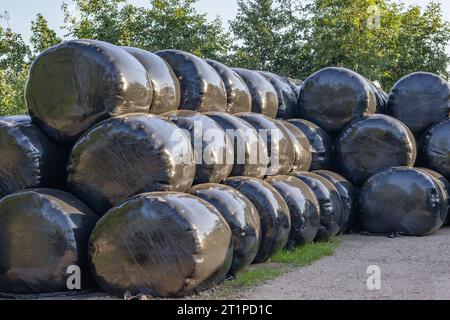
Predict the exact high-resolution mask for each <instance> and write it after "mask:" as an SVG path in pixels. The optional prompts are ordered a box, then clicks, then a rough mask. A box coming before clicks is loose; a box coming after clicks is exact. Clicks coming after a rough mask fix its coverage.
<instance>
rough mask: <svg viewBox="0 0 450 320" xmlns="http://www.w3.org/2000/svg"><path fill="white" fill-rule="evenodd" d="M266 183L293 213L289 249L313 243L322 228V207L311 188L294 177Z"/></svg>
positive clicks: (269, 179)
mask: <svg viewBox="0 0 450 320" xmlns="http://www.w3.org/2000/svg"><path fill="white" fill-rule="evenodd" d="M266 182H268V183H269V184H270V185H272V186H273V187H274V188H275V189H276V190H277V191H278V192H279V193H280V194H281V196H282V197H283V199H284V200H285V201H286V203H287V205H288V207H289V211H290V213H291V234H290V235H289V241H288V244H287V248H288V249H295V248H296V247H298V246H302V245H305V244H307V243H311V242H313V241H314V239H315V238H316V236H317V233H318V232H319V228H320V205H319V201H318V200H317V197H316V196H315V194H314V192H313V191H312V190H311V188H310V187H308V186H307V185H306V184H305V183H304V182H303V181H301V180H300V179H298V178H295V177H293V176H278V177H270V178H268V179H266Z"/></svg>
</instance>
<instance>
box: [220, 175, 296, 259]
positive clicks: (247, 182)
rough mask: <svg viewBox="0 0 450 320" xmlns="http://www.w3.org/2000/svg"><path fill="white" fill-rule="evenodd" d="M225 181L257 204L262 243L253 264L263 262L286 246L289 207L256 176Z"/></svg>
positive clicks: (271, 188)
mask: <svg viewBox="0 0 450 320" xmlns="http://www.w3.org/2000/svg"><path fill="white" fill-rule="evenodd" d="M224 183H225V184H226V185H228V186H230V187H232V188H234V189H236V190H238V191H239V192H241V193H242V194H243V195H245V196H246V197H247V198H248V199H249V200H250V201H251V202H252V203H253V204H254V205H255V207H256V209H257V211H258V213H259V218H260V220H261V234H262V236H261V246H260V248H259V251H258V254H257V256H256V258H255V259H254V260H253V263H263V262H266V261H268V260H269V259H270V257H271V256H272V255H274V254H275V253H277V252H278V251H281V250H283V249H284V247H285V246H286V244H287V242H288V240H289V234H290V232H291V215H290V212H289V207H288V205H287V203H286V201H284V199H283V197H282V196H281V195H280V194H279V193H278V191H277V190H276V189H275V188H274V187H272V186H271V185H270V184H268V183H267V182H264V181H262V180H259V179H255V178H246V177H236V178H230V179H227V180H225V181H224Z"/></svg>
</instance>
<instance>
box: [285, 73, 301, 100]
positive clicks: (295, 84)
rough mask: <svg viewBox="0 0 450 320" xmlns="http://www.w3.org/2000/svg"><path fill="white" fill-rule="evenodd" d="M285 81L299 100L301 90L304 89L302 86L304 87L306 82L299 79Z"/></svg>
mask: <svg viewBox="0 0 450 320" xmlns="http://www.w3.org/2000/svg"><path fill="white" fill-rule="evenodd" d="M285 79H286V81H287V82H288V84H289V86H290V87H291V88H292V90H293V91H294V93H295V96H296V97H297V99H298V96H299V95H300V90H301V89H302V86H303V83H304V82H303V81H302V80H299V79H291V78H285Z"/></svg>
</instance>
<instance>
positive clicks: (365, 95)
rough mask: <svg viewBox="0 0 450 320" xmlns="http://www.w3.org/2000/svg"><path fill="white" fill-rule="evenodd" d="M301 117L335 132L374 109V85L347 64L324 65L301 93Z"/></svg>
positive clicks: (371, 112)
mask: <svg viewBox="0 0 450 320" xmlns="http://www.w3.org/2000/svg"><path fill="white" fill-rule="evenodd" d="M298 104H299V111H300V117H301V118H304V119H306V120H309V121H312V122H314V123H316V124H317V125H319V126H320V127H322V128H323V129H324V130H326V131H327V132H329V133H330V134H332V135H337V134H339V132H340V131H342V130H343V129H344V128H345V127H346V126H347V125H348V124H349V123H350V122H352V121H353V120H355V119H357V118H359V117H363V116H368V115H370V114H373V113H375V111H376V101H375V95H374V93H373V91H372V88H371V87H370V85H369V84H368V83H367V81H366V79H364V78H363V77H362V76H360V75H359V74H357V73H356V72H353V71H351V70H348V69H344V68H334V67H333V68H325V69H322V70H320V71H318V72H316V73H314V74H313V75H312V76H310V77H309V78H308V79H306V80H305V83H304V84H303V86H302V88H301V90H300V94H299V100H298Z"/></svg>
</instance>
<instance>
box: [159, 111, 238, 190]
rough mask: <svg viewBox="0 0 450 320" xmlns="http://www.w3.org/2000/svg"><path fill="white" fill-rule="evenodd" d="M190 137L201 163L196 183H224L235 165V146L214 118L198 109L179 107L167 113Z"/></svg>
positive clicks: (197, 161)
mask: <svg viewBox="0 0 450 320" xmlns="http://www.w3.org/2000/svg"><path fill="white" fill-rule="evenodd" d="M164 116H166V117H167V118H168V119H169V120H170V121H172V122H173V123H175V124H176V125H177V126H178V127H179V128H180V129H183V130H185V133H186V134H187V135H188V136H189V137H190V139H191V143H192V147H193V150H194V154H195V159H196V161H195V163H196V164H197V169H196V175H195V180H194V184H201V183H220V182H222V181H223V180H224V179H226V178H228V176H229V175H230V173H231V171H232V170H233V166H234V150H233V145H232V143H231V141H230V139H229V138H228V136H227V134H226V133H225V131H224V130H223V129H222V127H220V126H219V125H218V124H217V123H216V122H215V121H214V120H213V119H211V118H210V117H208V116H205V115H203V114H200V113H197V112H195V111H188V110H178V111H175V112H173V113H168V114H165V115H164Z"/></svg>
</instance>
